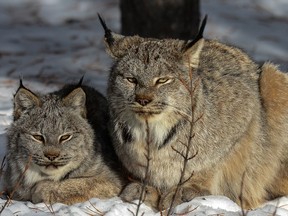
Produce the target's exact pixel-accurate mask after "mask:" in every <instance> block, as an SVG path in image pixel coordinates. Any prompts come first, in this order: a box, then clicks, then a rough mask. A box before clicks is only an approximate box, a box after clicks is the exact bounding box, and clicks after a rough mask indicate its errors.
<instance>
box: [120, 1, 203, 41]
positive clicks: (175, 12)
mask: <svg viewBox="0 0 288 216" xmlns="http://www.w3.org/2000/svg"><path fill="white" fill-rule="evenodd" d="M199 4H200V3H199V0H120V9H121V23H122V34H124V35H136V34H137V35H140V36H143V37H155V38H179V39H185V40H187V39H193V37H195V36H196V34H197V31H198V27H199V20H200V12H199V7H200V5H199Z"/></svg>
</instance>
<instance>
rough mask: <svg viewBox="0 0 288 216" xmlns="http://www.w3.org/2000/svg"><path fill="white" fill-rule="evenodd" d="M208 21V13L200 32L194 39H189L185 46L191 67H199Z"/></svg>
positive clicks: (185, 53) (185, 55) (186, 57)
mask: <svg viewBox="0 0 288 216" xmlns="http://www.w3.org/2000/svg"><path fill="white" fill-rule="evenodd" d="M206 23H207V15H206V16H205V17H204V19H203V21H202V23H201V26H200V29H199V32H198V34H197V36H196V37H195V39H194V40H192V41H188V42H187V44H186V45H185V47H184V57H185V59H188V64H189V67H193V68H197V67H198V65H199V59H200V53H201V51H202V49H203V46H204V43H205V40H204V39H203V32H204V29H205V26H206Z"/></svg>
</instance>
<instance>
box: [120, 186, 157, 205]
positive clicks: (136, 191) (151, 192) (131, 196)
mask: <svg viewBox="0 0 288 216" xmlns="http://www.w3.org/2000/svg"><path fill="white" fill-rule="evenodd" d="M142 190H143V184H141V183H138V182H133V183H130V184H129V185H127V186H126V187H125V188H124V190H123V191H122V193H121V195H120V197H121V199H122V200H124V201H126V202H132V201H133V200H138V199H140V196H141V192H142ZM142 199H143V201H144V203H145V204H147V205H149V206H151V207H152V208H154V209H158V202H159V192H158V190H157V189H156V188H154V187H152V186H149V185H147V186H145V188H144V194H143V198H142Z"/></svg>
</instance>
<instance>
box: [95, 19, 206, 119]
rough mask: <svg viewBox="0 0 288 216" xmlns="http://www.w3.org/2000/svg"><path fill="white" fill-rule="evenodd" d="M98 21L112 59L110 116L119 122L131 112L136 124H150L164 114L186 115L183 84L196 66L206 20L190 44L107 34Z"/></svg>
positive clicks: (187, 92) (104, 25) (185, 94)
mask: <svg viewBox="0 0 288 216" xmlns="http://www.w3.org/2000/svg"><path fill="white" fill-rule="evenodd" d="M99 18H100V21H101V24H102V26H103V28H104V30H105V38H104V41H105V44H106V49H107V52H108V53H109V54H110V55H111V56H112V57H113V58H114V59H115V60H116V61H115V64H114V66H113V67H112V70H111V74H110V79H109V84H108V97H109V101H110V106H111V110H112V113H117V114H116V115H117V117H121V116H123V119H124V118H126V119H129V118H130V116H131V113H133V114H135V115H132V116H135V117H136V118H137V119H139V120H140V121H141V120H144V119H147V120H151V121H153V119H157V117H160V116H161V114H163V113H164V111H165V113H166V114H169V115H170V114H172V113H175V112H179V110H180V112H184V113H187V112H189V111H187V110H183V107H187V106H188V102H189V101H190V100H189V98H190V95H189V91H188V89H187V86H185V85H186V84H187V83H190V82H189V80H190V75H191V71H192V72H193V71H195V69H197V67H198V64H199V57H200V53H201V50H202V48H203V46H204V43H205V40H204V39H203V37H202V33H203V30H204V27H205V23H206V18H205V19H204V21H203V24H202V26H201V29H200V31H199V34H198V36H197V37H196V38H195V39H194V40H193V41H182V40H175V39H164V40H159V39H153V38H142V37H139V36H126V37H125V36H122V35H119V34H116V33H114V32H111V30H110V29H108V28H107V26H106V24H105V23H104V21H103V20H102V19H101V17H99ZM195 76H196V75H195ZM194 80H196V79H194ZM183 104H185V105H184V106H183ZM186 104H187V106H186ZM190 104H191V103H190ZM124 116H125V117H124ZM171 118H173V115H171Z"/></svg>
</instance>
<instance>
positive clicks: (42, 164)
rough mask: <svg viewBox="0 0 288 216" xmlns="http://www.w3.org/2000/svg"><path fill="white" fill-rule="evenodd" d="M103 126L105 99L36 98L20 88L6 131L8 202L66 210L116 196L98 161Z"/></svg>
mask: <svg viewBox="0 0 288 216" xmlns="http://www.w3.org/2000/svg"><path fill="white" fill-rule="evenodd" d="M107 120H108V118H107V102H106V99H105V98H104V97H103V96H102V95H101V94H99V93H98V92H96V91H95V90H94V89H92V88H90V87H87V86H81V87H79V86H76V85H75V86H74V85H70V86H67V87H64V88H63V89H62V90H60V91H58V92H54V93H50V94H46V95H39V94H35V93H33V92H32V91H31V90H29V89H27V88H25V87H24V86H23V85H22V84H21V85H20V87H19V89H18V91H17V92H16V94H15V96H14V122H13V124H12V125H11V127H10V129H9V131H8V153H7V166H8V167H7V171H6V174H5V185H6V188H7V190H8V196H10V198H12V199H17V200H30V201H32V202H34V203H38V202H45V203H55V202H61V203H66V204H72V203H76V202H82V201H85V200H88V199H89V198H92V197H98V198H109V197H113V196H116V195H118V194H119V192H120V189H121V182H120V180H119V178H118V177H117V175H116V173H114V172H113V171H112V170H111V168H110V165H111V166H112V165H113V164H108V163H107V162H104V159H103V151H104V150H103V149H104V148H103V146H102V145H103V144H105V145H108V144H109V135H108V130H107V128H106V122H107ZM93 129H94V130H93Z"/></svg>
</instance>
